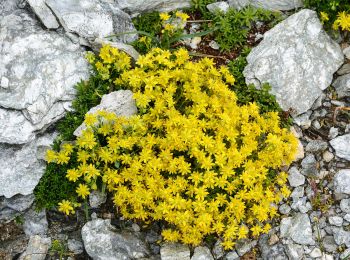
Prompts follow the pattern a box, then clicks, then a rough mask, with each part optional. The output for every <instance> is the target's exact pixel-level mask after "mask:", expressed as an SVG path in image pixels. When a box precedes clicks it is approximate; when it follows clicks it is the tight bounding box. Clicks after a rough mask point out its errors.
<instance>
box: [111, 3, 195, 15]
mask: <svg viewBox="0 0 350 260" xmlns="http://www.w3.org/2000/svg"><path fill="white" fill-rule="evenodd" d="M116 2H117V4H118V5H119V7H120V8H121V9H123V10H125V11H126V12H128V13H131V14H133V15H136V14H139V13H144V12H149V11H154V10H158V11H162V12H169V11H173V10H176V9H182V8H188V7H190V6H191V0H147V1H143V0H117V1H116Z"/></svg>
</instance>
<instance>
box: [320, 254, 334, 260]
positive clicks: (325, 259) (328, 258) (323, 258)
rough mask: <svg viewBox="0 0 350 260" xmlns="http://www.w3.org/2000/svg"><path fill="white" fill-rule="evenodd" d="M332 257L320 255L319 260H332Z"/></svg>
mask: <svg viewBox="0 0 350 260" xmlns="http://www.w3.org/2000/svg"><path fill="white" fill-rule="evenodd" d="M333 259H334V257H333V256H332V255H327V254H322V257H321V260H333Z"/></svg>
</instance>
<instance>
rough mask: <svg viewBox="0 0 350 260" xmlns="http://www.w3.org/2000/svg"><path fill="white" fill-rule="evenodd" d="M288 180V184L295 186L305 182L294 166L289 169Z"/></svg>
mask: <svg viewBox="0 0 350 260" xmlns="http://www.w3.org/2000/svg"><path fill="white" fill-rule="evenodd" d="M288 173H289V175H288V181H289V184H290V186H292V187H297V186H300V185H303V184H304V183H305V177H304V176H303V175H302V174H301V173H300V172H299V171H298V169H297V168H296V167H292V168H290V169H289V172H288Z"/></svg>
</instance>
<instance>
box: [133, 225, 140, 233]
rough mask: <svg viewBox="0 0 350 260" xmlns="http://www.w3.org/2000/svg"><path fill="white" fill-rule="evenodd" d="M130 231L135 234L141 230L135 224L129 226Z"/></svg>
mask: <svg viewBox="0 0 350 260" xmlns="http://www.w3.org/2000/svg"><path fill="white" fill-rule="evenodd" d="M131 228H132V230H134V231H135V232H140V230H141V228H140V226H139V225H137V224H136V223H132V225H131Z"/></svg>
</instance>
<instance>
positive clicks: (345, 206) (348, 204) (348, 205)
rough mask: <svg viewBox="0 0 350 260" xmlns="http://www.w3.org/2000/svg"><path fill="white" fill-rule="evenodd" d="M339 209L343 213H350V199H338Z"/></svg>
mask: <svg viewBox="0 0 350 260" xmlns="http://www.w3.org/2000/svg"><path fill="white" fill-rule="evenodd" d="M340 209H341V210H342V211H343V212H345V213H350V199H342V200H341V201H340Z"/></svg>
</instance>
